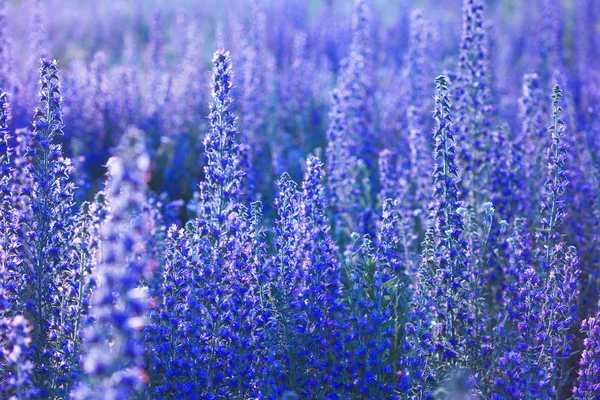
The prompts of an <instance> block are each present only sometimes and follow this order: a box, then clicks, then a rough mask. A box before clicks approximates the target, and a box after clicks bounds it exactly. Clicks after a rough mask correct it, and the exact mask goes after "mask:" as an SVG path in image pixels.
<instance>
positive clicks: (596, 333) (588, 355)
mask: <svg viewBox="0 0 600 400" xmlns="http://www.w3.org/2000/svg"><path fill="white" fill-rule="evenodd" d="M598 308H599V310H598V312H597V313H596V315H595V316H594V317H590V318H588V319H586V320H584V321H583V322H582V323H581V332H582V333H583V334H584V335H585V339H583V352H582V353H581V359H580V360H579V372H578V377H577V384H576V386H575V388H574V389H573V394H574V396H573V398H574V399H576V400H593V399H597V398H598V397H600V304H598Z"/></svg>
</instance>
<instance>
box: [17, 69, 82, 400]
mask: <svg viewBox="0 0 600 400" xmlns="http://www.w3.org/2000/svg"><path fill="white" fill-rule="evenodd" d="M58 74H59V70H58V66H57V62H56V61H50V60H46V59H43V60H41V68H40V87H41V90H40V103H41V104H40V107H38V108H36V110H35V115H34V121H33V128H34V132H33V138H32V139H33V140H32V142H31V149H28V151H29V154H28V155H27V157H28V161H29V164H28V165H25V166H23V169H22V172H21V174H22V177H21V178H22V182H20V183H21V189H20V190H21V192H22V193H21V196H20V197H21V198H22V200H23V202H24V204H25V210H24V212H23V215H22V223H23V231H24V232H23V234H24V235H26V238H27V239H26V240H24V241H23V242H22V253H23V260H24V262H23V265H22V267H21V269H22V270H21V271H20V273H22V274H23V281H24V287H23V289H22V293H21V295H20V300H21V301H22V305H23V306H24V308H25V316H26V317H27V319H28V320H29V321H30V322H31V324H32V334H31V335H32V341H33V343H32V361H33V363H34V365H35V368H36V373H35V374H34V375H33V376H34V381H35V385H36V386H37V387H38V388H40V389H42V390H44V391H45V392H44V394H45V395H48V396H62V395H66V393H67V392H68V387H69V385H70V384H71V383H72V379H73V376H72V373H73V372H74V370H75V369H76V368H77V366H76V365H71V364H69V360H71V359H72V357H73V354H72V350H73V342H72V341H71V340H70V339H67V337H68V336H70V334H69V333H70V332H71V330H72V329H73V326H72V325H71V324H70V323H67V322H65V320H64V319H63V313H70V311H69V310H66V309H64V308H63V304H64V302H65V301H66V300H67V299H66V298H67V297H69V296H70V293H71V292H70V284H71V282H70V279H69V276H70V272H71V268H72V266H73V265H74V264H75V263H74V261H73V259H72V253H71V247H70V246H71V244H70V242H69V233H70V232H71V228H72V224H73V213H72V211H73V210H72V209H73V190H74V186H73V184H72V183H71V182H70V181H69V175H70V173H71V170H72V167H71V163H70V160H69V159H66V158H64V157H63V154H62V148H61V146H60V145H58V144H55V143H54V141H55V139H56V138H57V137H58V136H61V135H62V133H63V132H62V128H63V123H62V109H61V103H62V96H61V91H60V84H59V78H58ZM22 136H23V137H22V138H21V139H27V138H26V136H27V134H25V135H22ZM71 337H72V336H71ZM50 378H51V379H50ZM48 382H50V383H48Z"/></svg>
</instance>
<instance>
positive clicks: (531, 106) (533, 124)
mask: <svg viewBox="0 0 600 400" xmlns="http://www.w3.org/2000/svg"><path fill="white" fill-rule="evenodd" d="M519 106H520V115H519V116H520V119H521V121H522V124H521V134H520V135H519V137H518V139H517V142H516V152H515V155H516V157H518V159H515V162H516V163H517V164H516V165H522V166H523V168H521V171H520V178H521V179H523V182H528V185H527V188H526V193H527V196H534V197H533V198H531V200H530V201H528V202H527V203H526V205H525V206H526V207H527V206H529V207H528V208H529V209H526V210H525V211H526V212H527V216H528V217H531V218H533V215H534V214H535V213H537V211H538V210H537V207H538V205H539V203H540V201H541V198H540V195H541V193H540V191H539V190H538V189H537V188H538V187H539V185H540V183H541V182H543V181H544V179H545V174H546V170H545V169H546V168H545V160H544V159H543V158H544V154H545V150H546V149H547V148H548V146H549V145H550V141H549V140H548V139H549V138H548V135H547V134H546V133H547V132H546V131H547V127H546V123H545V112H544V110H545V108H546V106H545V104H544V92H543V90H542V88H541V85H540V79H539V76H538V75H537V74H526V75H525V76H523V95H522V96H521V98H520V99H519ZM532 207H535V208H536V209H535V210H532V209H531V208H532Z"/></svg>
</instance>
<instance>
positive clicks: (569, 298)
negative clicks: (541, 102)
mask: <svg viewBox="0 0 600 400" xmlns="http://www.w3.org/2000/svg"><path fill="white" fill-rule="evenodd" d="M561 98H562V90H561V88H560V86H558V85H556V86H554V89H553V90H552V108H553V111H552V125H551V126H550V128H549V132H550V133H551V134H552V144H551V145H550V149H549V151H548V176H547V179H546V183H545V184H544V188H545V189H544V195H545V199H544V200H543V201H542V207H541V210H540V221H539V224H540V228H539V231H538V232H537V233H536V239H537V242H538V248H537V249H536V258H537V259H538V262H539V273H540V274H541V276H542V278H543V279H544V280H545V290H544V293H543V296H544V301H545V302H546V304H545V306H544V307H542V312H541V315H540V325H539V327H538V328H537V329H538V333H537V334H538V335H539V336H538V337H539V339H540V341H541V342H542V344H543V350H544V352H545V354H546V355H547V356H548V357H549V361H548V364H550V365H555V369H554V371H553V372H554V373H553V374H552V377H553V379H552V380H551V381H550V382H549V389H548V390H549V392H550V394H552V393H554V392H555V391H556V390H559V389H560V386H561V385H562V384H563V381H562V378H563V376H561V373H562V372H561V373H559V371H562V367H563V366H564V363H565V362H566V359H567V358H568V356H569V354H570V352H571V342H572V337H571V334H570V333H569V329H570V328H571V325H572V324H573V323H574V322H575V321H576V320H577V313H576V312H575V311H576V309H577V300H576V299H577V295H578V293H579V291H578V276H579V273H580V272H579V270H578V268H577V264H578V257H577V255H576V251H575V248H573V247H569V248H568V249H567V250H566V251H565V249H564V243H563V242H562V240H561V235H560V231H559V228H560V226H561V225H562V224H563V223H564V218H565V207H564V193H565V190H566V186H567V183H568V179H567V171H566V158H567V151H566V147H565V144H564V141H563V133H564V131H565V123H564V122H563V121H562V119H561V113H562V111H563V110H562V107H561V106H560V100H561ZM541 357H542V355H540V358H541Z"/></svg>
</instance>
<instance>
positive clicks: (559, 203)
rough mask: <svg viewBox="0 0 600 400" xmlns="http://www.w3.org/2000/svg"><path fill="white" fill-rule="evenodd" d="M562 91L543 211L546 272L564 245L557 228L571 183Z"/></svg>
mask: <svg viewBox="0 0 600 400" xmlns="http://www.w3.org/2000/svg"><path fill="white" fill-rule="evenodd" d="M561 98H562V90H561V88H560V86H558V85H556V86H554V89H553V90H552V108H553V110H552V126H550V128H549V131H550V133H551V134H552V144H551V145H550V149H549V151H548V176H547V178H546V182H545V184H544V188H545V190H544V193H545V196H546V198H545V200H544V201H543V203H542V208H541V210H540V214H541V216H542V218H541V221H540V223H541V229H540V239H541V241H542V244H543V248H544V251H545V254H542V256H543V264H542V268H543V269H544V270H547V269H549V268H550V267H551V266H552V265H551V264H552V263H553V262H555V261H556V259H557V257H556V254H554V252H555V251H557V250H559V249H556V248H555V246H556V245H558V243H559V241H560V234H559V232H558V231H557V228H558V227H559V226H560V225H562V223H563V222H564V217H565V210H564V200H563V198H562V197H563V195H564V193H565V189H566V186H567V183H568V180H567V171H566V158H567V151H566V148H565V143H564V141H563V140H562V136H563V133H564V131H565V123H564V122H563V120H562V119H561V118H560V115H561V113H562V111H563V109H562V107H561V106H560V100H561Z"/></svg>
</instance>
